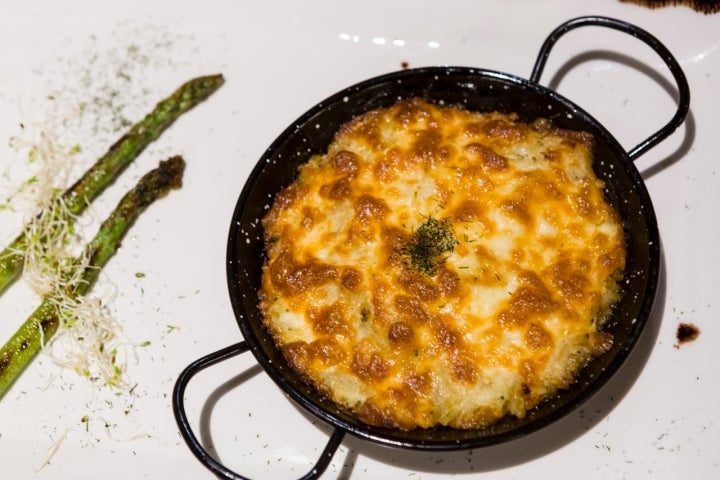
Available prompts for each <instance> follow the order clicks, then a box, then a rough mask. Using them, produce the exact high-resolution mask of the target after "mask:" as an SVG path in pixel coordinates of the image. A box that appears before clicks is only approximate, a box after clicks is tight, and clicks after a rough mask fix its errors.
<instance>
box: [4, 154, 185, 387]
mask: <svg viewBox="0 0 720 480" xmlns="http://www.w3.org/2000/svg"><path fill="white" fill-rule="evenodd" d="M184 169H185V162H184V160H183V159H182V158H181V157H179V156H175V157H172V158H170V159H168V160H165V161H162V162H160V165H159V166H158V167H157V168H156V169H154V170H152V171H150V172H149V173H147V174H146V175H145V176H144V177H142V178H141V179H140V181H139V182H138V183H137V185H136V186H135V187H134V188H133V189H132V190H130V191H129V192H128V193H127V194H126V195H125V196H124V197H123V198H122V200H120V202H119V203H118V205H117V207H116V208H115V210H113V211H112V212H111V213H110V215H109V216H108V218H107V219H106V220H105V221H104V222H103V223H102V224H101V225H100V228H99V230H98V232H97V234H96V235H95V237H94V238H93V239H92V240H91V241H90V242H89V243H88V244H87V245H86V247H85V251H84V257H83V258H85V261H84V262H82V264H81V263H80V262H79V261H76V265H77V268H82V272H80V275H77V276H76V277H75V278H77V279H78V280H76V281H74V282H72V283H71V284H70V285H68V287H67V288H68V291H66V292H64V293H65V295H66V296H67V297H69V298H71V299H77V298H79V297H80V296H82V295H84V294H85V293H86V292H87V291H88V290H89V289H90V288H91V286H92V284H93V282H94V281H95V280H96V279H97V276H98V274H99V272H100V269H101V268H102V267H103V265H104V264H105V263H106V262H107V261H108V259H109V258H110V257H111V256H112V255H113V254H114V253H115V251H116V250H117V249H118V247H119V246H120V241H121V240H122V238H123V236H124V235H125V233H126V232H127V231H128V229H129V228H130V226H131V225H132V224H133V222H134V221H135V220H136V219H137V217H138V216H139V215H140V213H141V212H142V211H143V210H144V209H145V208H146V207H147V206H148V205H150V204H151V203H152V202H153V201H155V200H156V199H158V198H160V197H162V196H164V195H165V194H166V193H168V192H169V191H170V190H171V189H174V188H179V187H180V186H181V185H182V174H183V171H184ZM54 300H55V299H54V298H52V296H51V297H48V298H45V299H44V300H43V301H42V303H41V304H40V306H39V307H38V308H37V309H36V310H35V311H34V312H33V313H32V314H31V315H30V317H28V319H27V320H26V321H25V323H24V324H23V325H22V326H21V327H20V328H19V329H18V330H17V332H15V334H14V335H13V337H12V338H11V339H10V340H9V341H8V342H7V343H6V344H5V345H4V346H3V347H2V349H0V398H2V397H3V396H4V394H5V392H6V391H7V390H8V388H9V387H10V386H11V385H12V383H13V382H14V381H15V379H17V377H18V376H19V375H20V374H21V373H22V371H23V370H24V369H25V367H26V366H27V365H28V364H29V363H30V361H31V360H32V359H33V358H34V357H35V355H37V353H38V352H39V351H40V349H41V348H42V346H43V343H44V342H47V341H48V340H49V339H50V338H51V337H52V335H54V334H55V332H56V331H57V329H58V327H59V326H60V318H61V315H62V312H61V311H60V310H59V306H58V303H57V302H55V301H54Z"/></svg>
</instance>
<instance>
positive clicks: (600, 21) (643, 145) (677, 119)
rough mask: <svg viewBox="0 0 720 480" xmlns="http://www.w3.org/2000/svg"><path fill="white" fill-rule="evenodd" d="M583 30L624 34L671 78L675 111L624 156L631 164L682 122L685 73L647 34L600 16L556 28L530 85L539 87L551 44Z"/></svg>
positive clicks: (685, 109)
mask: <svg viewBox="0 0 720 480" xmlns="http://www.w3.org/2000/svg"><path fill="white" fill-rule="evenodd" d="M584 26H598V27H606V28H612V29H614V30H619V31H621V32H624V33H627V34H628V35H631V36H633V37H635V38H637V39H639V40H641V41H643V42H645V43H646V44H647V45H648V46H649V47H650V48H652V49H653V50H654V51H655V53H657V54H658V55H659V56H660V58H661V59H662V60H663V61H664V62H665V65H667V66H668V68H669V69H670V72H671V73H672V76H673V77H674V78H675V82H676V83H677V88H678V95H679V96H678V108H677V111H676V112H675V115H674V116H673V117H672V119H671V120H670V121H669V122H668V123H667V124H666V125H665V126H664V127H662V128H661V129H660V130H658V131H657V132H655V133H653V134H652V135H650V136H649V137H648V138H647V139H645V140H643V141H642V142H640V143H639V144H638V145H637V146H635V147H634V148H633V149H631V150H630V151H629V152H628V156H629V157H630V159H631V160H636V159H637V158H638V157H639V156H640V155H642V154H643V153H645V152H647V151H648V150H650V149H651V148H652V147H654V146H655V145H657V144H658V143H660V142H661V141H663V140H664V139H665V138H667V137H668V136H669V135H670V134H671V133H672V132H674V131H675V129H676V128H678V127H679V126H680V125H681V124H682V123H683V121H685V117H686V115H687V113H688V110H689V108H690V88H689V87H688V82H687V79H686V78H685V73H684V72H683V70H682V68H681V67H680V64H679V63H678V61H677V60H676V59H675V57H674V56H673V54H672V53H670V51H669V50H668V49H667V47H665V45H663V44H662V43H661V42H660V41H659V40H658V39H657V38H655V37H654V36H653V35H651V34H650V33H648V32H646V31H645V30H643V29H642V28H640V27H638V26H635V25H633V24H631V23H628V22H624V21H622V20H616V19H614V18H609V17H602V16H584V17H578V18H574V19H571V20H568V21H567V22H565V23H563V24H561V25H560V26H559V27H557V28H556V29H555V30H554V31H553V32H552V33H551V34H550V35H549V36H548V37H547V39H546V40H545V43H543V45H542V47H541V48H540V52H539V53H538V57H537V60H536V61H535V66H534V67H533V71H532V74H531V75H530V81H531V82H534V83H539V80H540V76H541V75H542V72H543V69H544V68H545V62H546V61H547V58H548V55H550V50H551V49H552V47H553V45H555V42H557V40H558V39H559V38H560V37H561V36H562V35H564V34H566V33H567V32H569V31H570V30H573V29H575V28H577V27H584Z"/></svg>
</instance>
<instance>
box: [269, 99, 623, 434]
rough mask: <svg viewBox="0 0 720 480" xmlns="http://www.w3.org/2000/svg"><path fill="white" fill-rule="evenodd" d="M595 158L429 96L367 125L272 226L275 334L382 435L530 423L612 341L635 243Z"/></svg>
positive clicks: (309, 372)
mask: <svg viewBox="0 0 720 480" xmlns="http://www.w3.org/2000/svg"><path fill="white" fill-rule="evenodd" d="M592 150H593V138H592V136H591V135H589V134H587V133H584V132H577V131H569V130H563V129H560V128H556V127H555V126H553V125H552V124H551V123H550V122H549V121H548V120H545V119H538V120H536V121H534V122H533V123H522V122H520V121H518V120H517V118H516V116H515V115H512V114H504V113H497V112H493V113H478V112H472V111H468V110H465V109H462V108H456V107H452V106H444V105H439V104H434V103H429V102H427V101H425V100H421V99H410V100H403V101H400V102H398V103H397V104H395V105H393V106H392V107H389V108H383V109H378V110H373V111H370V112H368V113H365V114H363V115H360V116H358V117H356V118H355V119H353V120H352V121H350V122H349V123H347V124H346V125H344V126H343V127H342V128H341V129H340V131H339V132H337V134H336V135H335V138H334V140H333V142H332V143H331V144H330V145H329V147H328V149H327V152H326V153H325V154H323V155H315V156H313V157H312V158H311V159H310V160H309V161H308V162H307V163H306V164H304V165H303V166H301V168H300V170H299V174H298V177H297V179H296V181H295V182H294V183H292V184H291V185H290V186H288V187H287V188H285V189H284V190H282V191H281V192H280V193H279V194H278V195H277V197H276V198H275V201H274V203H273V205H272V206H271V208H270V210H269V211H268V213H267V215H266V216H265V218H264V219H263V228H264V231H265V250H266V256H267V258H266V261H265V264H264V266H263V273H262V286H261V289H260V309H261V311H262V314H263V319H264V323H265V326H266V328H267V329H268V331H269V332H270V333H271V335H272V336H273V339H274V341H275V343H276V345H277V346H278V348H279V349H280V350H281V351H282V352H283V355H284V356H285V358H286V359H287V361H288V363H289V364H290V366H291V367H292V368H293V369H295V370H296V371H297V372H299V373H300V374H301V375H302V376H303V377H304V378H305V379H306V380H307V382H309V383H310V384H312V385H313V386H314V387H315V388H317V389H318V390H319V391H320V392H321V393H322V394H323V395H326V396H327V397H328V398H330V399H332V400H333V401H335V402H337V403H338V404H340V405H342V406H343V407H345V408H347V409H348V410H350V411H351V412H353V414H354V415H355V416H356V417H357V418H358V419H360V420H361V421H363V422H365V423H367V424H370V425H375V426H382V427H390V428H398V429H403V430H412V429H416V428H431V427H435V426H448V427H452V428H458V429H473V428H480V427H483V426H487V425H490V424H492V423H494V422H496V421H498V420H499V419H501V418H503V417H504V416H506V415H514V416H516V417H519V418H523V417H524V416H525V415H526V413H527V412H528V410H530V409H532V408H533V407H535V406H536V405H538V404H539V403H540V402H542V401H543V400H544V399H546V398H548V397H550V396H552V395H553V394H555V393H556V392H557V391H558V389H563V388H566V387H568V386H569V385H570V384H571V383H572V382H573V381H574V379H575V378H576V376H577V374H578V373H579V371H580V370H581V369H582V368H583V366H584V365H586V364H587V362H588V361H590V360H591V359H592V358H594V357H595V356H598V355H601V354H603V353H604V352H605V351H607V350H608V349H609V348H610V346H611V345H612V337H611V336H610V335H609V334H607V333H604V332H602V330H601V327H602V324H603V321H604V319H605V318H606V317H607V316H608V315H609V312H610V310H611V308H612V305H613V303H614V302H615V301H616V300H617V299H618V297H619V286H618V283H619V281H620V279H621V278H622V274H623V269H624V265H625V241H624V236H623V229H622V225H621V222H620V220H619V217H618V215H617V214H616V212H615V211H614V210H613V208H612V207H611V206H610V205H609V204H608V203H607V202H606V201H605V199H604V197H603V182H602V181H601V180H599V179H598V178H597V177H596V176H595V174H594V172H593V169H592Z"/></svg>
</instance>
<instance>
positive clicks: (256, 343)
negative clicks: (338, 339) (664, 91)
mask: <svg viewBox="0 0 720 480" xmlns="http://www.w3.org/2000/svg"><path fill="white" fill-rule="evenodd" d="M581 26H600V27H607V28H611V29H615V30H619V31H622V32H625V33H627V34H629V35H632V36H634V37H637V38H639V39H640V40H642V41H643V42H645V43H647V44H648V45H649V46H650V47H651V48H652V49H653V50H654V51H655V52H657V54H659V55H660V57H661V58H662V60H663V61H664V62H665V64H666V65H667V66H668V67H669V69H670V71H671V73H672V75H673V77H674V79H675V81H676V82H677V87H678V92H679V102H678V103H679V106H678V108H677V111H676V112H675V115H674V116H673V118H672V119H671V120H670V122H668V123H667V125H665V126H664V127H663V128H661V129H660V130H658V131H657V132H655V133H654V134H653V135H651V136H650V137H648V138H647V139H646V140H644V141H643V142H641V143H640V144H638V145H637V146H636V147H635V148H633V149H631V150H630V151H629V152H626V151H625V150H624V149H623V148H622V147H621V146H620V145H619V143H618V142H617V141H616V140H615V138H613V136H612V135H611V134H610V133H608V131H607V130H606V129H605V128H604V127H603V126H602V125H600V124H599V123H598V122H597V121H596V120H595V119H594V118H593V117H591V116H590V115H589V114H588V113H586V112H585V111H583V110H582V109H581V108H579V107H578V106H576V105H575V104H574V103H572V102H570V101H569V100H567V99H566V98H564V97H562V96H560V95H558V94H557V93H556V92H554V91H552V90H550V89H548V88H545V87H543V86H541V85H539V83H538V82H539V79H540V76H541V74H542V71H543V68H544V66H545V62H546V60H547V57H548V54H549V52H550V50H551V48H552V47H553V45H554V44H555V42H556V41H557V40H558V38H559V37H561V36H562V35H563V34H565V33H567V32H569V31H571V30H573V29H575V28H577V27H581ZM415 96H418V97H423V98H425V99H428V100H431V101H435V102H444V103H445V104H451V105H463V106H465V108H467V109H470V110H477V111H492V110H497V111H503V112H515V113H518V114H519V115H520V117H521V120H523V121H527V122H531V121H533V120H534V119H536V118H537V117H545V118H548V117H549V118H551V119H552V121H553V123H554V124H555V125H557V126H559V127H562V128H568V129H574V130H584V131H587V132H590V133H592V134H593V135H594V137H595V140H596V151H595V152H594V154H595V160H594V165H593V166H594V169H595V171H596V174H597V175H598V176H599V177H600V178H601V179H602V180H603V181H604V182H605V184H606V192H605V193H606V196H607V199H608V201H609V202H610V203H611V204H612V205H613V207H614V208H615V209H616V210H617V211H618V213H619V214H620V217H621V218H622V221H623V224H624V228H625V233H626V238H627V270H626V283H625V284H624V286H623V289H624V291H623V295H622V299H621V300H620V302H619V304H618V305H617V306H616V308H615V309H614V313H613V315H612V317H611V319H610V320H609V321H608V323H607V324H606V325H605V326H604V330H606V331H608V332H610V333H612V335H613V337H614V339H615V343H614V345H613V347H612V349H611V350H610V351H609V352H607V353H606V354H604V355H602V356H601V357H600V358H597V359H596V360H594V361H593V362H591V363H590V364H589V365H588V366H587V367H586V368H585V369H583V371H582V372H581V374H580V376H579V378H578V380H577V381H576V382H575V383H574V384H573V385H572V386H571V387H570V388H568V389H567V390H564V391H562V392H560V393H559V394H557V395H556V396H554V397H552V398H551V399H549V400H547V401H545V402H544V403H542V404H541V405H539V406H538V407H536V408H535V409H533V410H532V411H531V412H530V413H529V414H528V415H527V416H526V418H524V419H517V418H510V417H508V418H505V419H503V420H501V421H500V422H499V423H497V424H495V425H493V426H491V427H488V428H483V429H479V430H469V431H465V430H456V429H451V428H434V429H429V430H416V431H410V432H405V431H400V430H394V429H386V428H379V427H373V426H368V425H365V424H363V423H361V422H359V421H358V420H357V419H356V418H355V417H353V416H352V415H351V414H349V413H348V412H347V411H346V410H344V409H343V408H341V407H339V406H337V405H336V404H334V403H332V402H330V401H328V400H326V399H325V398H323V397H322V396H320V395H319V394H318V393H317V392H316V391H315V390H314V389H313V388H312V387H310V386H308V385H307V384H306V383H305V382H304V381H303V380H302V379H301V378H300V377H299V376H298V375H297V374H296V373H295V372H294V371H293V370H292V369H290V368H289V367H288V365H287V363H286V362H285V360H284V358H283V356H282V354H281V352H280V351H279V350H278V349H277V348H276V347H275V345H274V344H273V341H272V339H271V338H270V336H269V335H268V334H267V332H266V331H265V329H264V327H263V324H262V316H261V313H260V311H259V310H258V306H257V302H258V297H257V290H258V287H259V286H260V276H261V267H262V263H263V260H264V248H263V231H262V227H261V224H260V219H261V218H262V217H263V216H264V215H265V214H266V212H267V209H268V207H269V205H270V204H271V203H272V201H273V199H274V196H275V194H276V193H277V192H278V191H280V190H281V189H282V188H284V187H285V186H287V185H288V184H289V183H291V182H292V181H293V180H294V177H295V175H296V172H297V168H298V166H299V165H301V164H302V163H304V162H306V161H307V160H308V159H309V158H310V156H311V155H313V154H316V153H324V151H325V150H326V148H327V146H328V144H329V143H330V142H331V140H332V137H333V135H334V133H335V132H336V131H337V130H338V128H339V127H340V126H341V125H342V124H344V123H345V122H347V121H348V120H350V119H351V118H353V117H355V116H356V115H358V114H361V113H363V112H366V111H368V110H371V109H375V108H379V107H387V106H390V105H391V104H393V103H395V102H396V101H397V100H398V99H400V98H408V97H415ZM689 101H690V93H689V88H688V84H687V81H686V79H685V75H684V73H683V71H682V69H681V68H680V66H679V65H678V62H677V61H676V60H675V58H674V57H673V56H672V54H671V53H670V52H669V51H668V50H667V48H666V47H665V46H664V45H663V44H662V43H660V42H659V41H658V40H657V39H656V38H655V37H653V36H652V35H651V34H649V33H648V32H646V31H644V30H642V29H640V28H638V27H636V26H634V25H631V24H628V23H626V22H623V21H620V20H615V19H612V18H606V17H598V16H589V17H580V18H576V19H572V20H569V21H567V22H565V23H563V24H562V25H560V26H559V27H558V28H557V29H555V31H553V32H552V33H551V34H550V35H549V37H548V38H547V39H546V41H545V42H544V44H543V45H542V47H541V49H540V52H539V55H538V57H537V60H536V63H535V66H534V68H533V71H532V74H531V76H530V79H529V80H526V79H523V78H518V77H516V76H513V75H509V74H507V73H499V72H495V71H489V70H481V69H477V68H465V67H428V68H418V69H410V70H403V71H399V72H395V73H390V74H387V75H383V76H380V77H376V78H372V79H370V80H367V81H364V82H361V83H359V84H357V85H354V86H351V87H349V88H347V89H345V90H343V91H341V92H339V93H337V94H335V95H333V96H331V97H329V98H328V99H326V100H324V101H322V102H321V103H319V104H317V105H316V106H314V107H313V108H312V109H310V110H309V111H308V112H306V113H305V114H304V115H302V116H301V117H300V118H299V119H298V120H297V121H296V122H295V123H293V124H292V125H291V126H290V127H288V128H287V129H286V130H285V131H284V132H283V133H282V134H281V135H280V136H279V137H278V138H277V140H275V142H274V143H273V144H272V145H271V146H270V148H268V150H267V151H266V152H265V154H264V155H263V156H262V158H261V159H260V161H259V162H258V163H257V165H256V166H255V168H254V170H253V171H252V172H251V174H250V176H249V178H248V180H247V183H246V184H245V187H244V188H243V190H242V192H241V194H240V197H239V199H238V202H237V205H236V207H235V212H234V214H233V218H232V222H231V225H230V232H229V238H228V246H227V277H228V287H229V293H230V300H231V302H232V307H233V310H234V313H235V316H236V319H237V322H238V325H239V327H240V330H241V332H242V334H243V337H244V338H245V341H244V342H240V343H237V344H235V345H232V346H230V347H227V348H225V349H223V350H220V351H218V352H215V353H212V354H210V355H207V356H205V357H203V358H201V359H199V360H197V361H195V362H194V363H192V364H191V365H189V366H188V367H187V368H186V369H185V370H184V371H183V372H182V374H181V375H180V377H179V378H178V380H177V383H176V385H175V390H174V392H173V409H174V412H175V418H176V421H177V423H178V425H179V427H180V431H181V434H182V435H183V437H184V438H185V441H186V442H187V443H188V445H189V447H190V449H191V450H192V452H193V453H194V454H195V456H196V457H197V458H198V459H199V460H200V461H201V462H202V463H203V464H204V465H205V466H206V467H207V468H208V469H210V470H211V471H213V472H214V473H215V474H217V475H219V476H221V477H224V478H234V479H241V478H244V477H242V476H240V475H238V474H237V473H235V472H233V471H231V470H229V469H228V468H227V467H225V466H224V465H222V464H221V463H219V462H218V461H216V460H215V459H214V458H212V457H211V456H210V455H209V454H208V453H207V452H206V451H205V450H204V449H203V447H202V446H201V445H200V443H199V442H198V440H197V438H196V437H195V435H194V434H193V432H192V429H191V427H190V424H189V422H188V419H187V415H186V413H185V407H184V393H185V388H186V386H187V384H188V382H189V381H190V379H191V378H192V377H193V376H194V375H195V374H196V373H198V372H199V371H201V370H202V369H204V368H206V367H209V366H211V365H214V364H216V363H218V362H221V361H223V360H225V359H227V358H230V357H232V356H234V355H237V354H240V353H243V352H245V351H247V350H251V351H252V353H253V354H254V355H255V357H256V359H257V361H258V362H259V363H260V364H261V365H262V367H263V368H264V369H265V371H266V372H267V374H268V375H269V376H270V377H271V378H272V379H273V380H274V381H275V382H276V383H277V384H278V385H279V386H280V388H281V389H282V390H283V391H284V392H285V393H286V394H287V395H288V396H289V397H290V398H292V399H293V400H294V401H295V402H297V404H299V405H300V406H302V407H303V408H305V409H306V410H307V411H309V412H310V413H311V414H313V415H314V416H316V417H317V418H319V419H321V420H323V421H324V422H326V423H327V424H329V425H330V426H332V427H333V433H332V434H331V437H330V440H329V442H328V444H327V446H326V447H325V449H324V451H323V453H322V455H321V457H320V459H319V460H318V462H317V463H316V465H315V466H314V468H313V469H312V470H311V471H310V472H309V473H308V474H307V475H305V476H304V477H303V478H306V479H309V478H316V477H318V476H320V475H321V474H322V473H323V471H324V470H325V469H326V467H327V466H328V464H329V463H330V460H331V458H332V456H333V454H334V453H335V451H336V449H337V448H338V447H339V445H340V442H341V440H342V438H343V436H344V434H345V433H350V434H352V435H355V436H357V437H360V438H362V439H365V440H368V441H370V442H374V443H376V444H381V445H385V446H390V447H398V448H407V449H416V450H457V449H469V448H478V447H483V446H488V445H492V444H498V443H501V442H506V441H508V440H511V439H514V438H517V437H519V436H522V435H526V434H528V433H530V432H533V431H536V430H538V429H540V428H542V427H544V426H546V425H548V424H550V423H552V422H554V421H556V420H558V419H559V418H561V417H562V416H564V415H567V414H568V413H570V412H571V411H573V410H574V409H575V408H577V407H578V406H579V405H580V404H581V403H582V402H584V401H585V400H587V399H588V398H589V397H591V396H592V395H593V394H594V393H595V392H597V391H598V389H599V388H600V387H601V386H602V385H604V384H605V383H606V382H607V381H608V380H609V379H610V377H611V376H612V375H613V374H614V373H615V372H616V371H617V370H618V368H619V367H620V365H621V364H622V363H623V361H624V360H625V359H626V357H627V356H628V354H629V352H630V350H631V349H632V348H633V346H634V345H635V344H636V342H637V340H638V337H639V336H640V333H641V331H642V330H643V327H644V326H645V324H646V323H647V321H648V318H649V316H650V313H651V309H652V305H653V301H654V298H655V292H656V287H657V281H658V274H659V263H660V243H659V235H658V228H657V222H656V218H655V212H654V209H653V205H652V202H651V200H650V197H649V195H648V192H647V190H646V188H645V185H644V183H643V181H642V179H641V177H640V174H639V172H638V170H637V169H636V168H635V166H634V164H633V161H634V160H635V159H637V158H638V157H639V156H641V155H642V154H643V153H645V152H647V151H648V150H649V149H650V148H652V147H653V146H655V145H656V144H658V143H659V142H661V141H662V140H663V139H665V138H666V137H667V136H668V135H670V133H672V132H673V131H674V130H675V129H676V128H677V127H678V126H679V125H680V124H681V123H682V122H683V121H684V119H685V116H686V114H687V111H688V109H689Z"/></svg>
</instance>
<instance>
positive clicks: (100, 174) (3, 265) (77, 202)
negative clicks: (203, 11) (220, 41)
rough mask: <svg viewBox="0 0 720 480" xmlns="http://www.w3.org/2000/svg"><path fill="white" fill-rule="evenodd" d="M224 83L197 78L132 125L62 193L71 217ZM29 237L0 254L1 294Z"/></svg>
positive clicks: (19, 267)
mask: <svg viewBox="0 0 720 480" xmlns="http://www.w3.org/2000/svg"><path fill="white" fill-rule="evenodd" d="M223 83H224V78H223V76H222V75H220V74H218V75H210V76H204V77H197V78H194V79H192V80H190V81H188V82H186V83H184V84H183V85H181V86H180V87H179V88H178V89H177V90H175V92H173V93H172V95H170V96H169V97H167V98H166V99H164V100H163V101H161V102H160V103H158V104H157V105H156V106H155V108H154V109H153V111H152V112H150V113H149V114H148V115H147V116H145V118H143V119H142V120H140V121H139V122H138V123H136V124H135V125H133V126H132V127H131V128H130V130H129V131H128V132H127V133H125V135H123V136H122V137H121V138H120V139H119V140H118V141H116V142H115V143H114V144H113V145H112V146H111V147H110V148H109V149H108V151H107V152H106V153H105V154H104V155H103V156H102V157H100V158H99V159H98V160H97V161H96V162H95V164H94V165H93V166H92V167H90V168H89V169H88V170H87V171H86V172H85V174H84V175H83V176H82V177H81V178H80V179H78V181H77V182H75V183H74V184H73V185H72V186H71V187H70V188H68V189H67V190H66V191H65V192H64V193H63V194H62V200H63V202H64V204H65V205H66V207H67V210H68V212H70V213H71V214H75V215H77V214H80V213H82V211H83V210H84V209H85V208H86V207H87V206H88V205H89V204H90V203H91V202H92V201H93V200H94V199H95V198H96V197H97V196H98V195H99V194H100V193H101V192H102V191H103V190H104V189H105V188H106V187H107V186H109V185H110V184H111V183H112V182H113V181H114V180H115V178H116V177H117V176H118V175H119V174H120V172H122V171H123V170H124V169H125V167H127V166H128V165H129V164H130V162H132V161H133V160H134V159H135V158H137V156H138V155H139V154H140V153H141V152H142V151H143V150H144V149H145V147H147V146H148V145H149V144H150V143H151V142H152V141H154V140H155V139H157V138H158V137H159V136H160V134H161V133H162V132H163V131H164V130H165V129H166V128H168V127H169V126H170V125H172V124H173V122H175V120H176V119H177V118H178V117H180V115H182V114H183V113H185V112H186V111H188V110H190V109H191V108H193V107H194V106H195V105H197V104H198V103H200V102H202V101H203V100H205V99H206V98H208V97H209V96H210V95H211V94H212V93H214V92H215V91H216V90H217V89H218V88H220V86H221V85H222V84H223ZM27 246H28V245H27V235H26V234H25V232H21V233H20V234H19V235H18V236H17V238H15V240H13V242H12V243H10V245H8V246H7V247H6V248H5V250H3V251H2V253H0V294H2V292H3V291H4V290H5V288H6V287H7V286H8V285H9V284H10V283H11V282H12V281H13V280H15V279H16V278H17V277H18V275H19V274H20V272H21V271H22V268H23V264H24V260H25V251H26V250H27Z"/></svg>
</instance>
